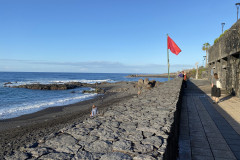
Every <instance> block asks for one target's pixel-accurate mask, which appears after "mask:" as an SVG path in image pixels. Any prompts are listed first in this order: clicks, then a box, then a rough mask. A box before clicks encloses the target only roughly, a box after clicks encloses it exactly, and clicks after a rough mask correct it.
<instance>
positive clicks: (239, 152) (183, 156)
mask: <svg viewBox="0 0 240 160" xmlns="http://www.w3.org/2000/svg"><path fill="white" fill-rule="evenodd" d="M200 88H201V89H200ZM209 93H210V85H209V82H208V81H204V80H192V81H189V82H188V88H186V89H185V90H184V94H183V102H182V103H183V105H182V109H181V119H180V133H179V134H180V135H179V160H190V159H193V160H214V159H215V160H225V159H226V160H236V159H237V160H240V134H239V133H238V131H240V130H238V129H239V128H240V122H239V121H238V120H239V117H240V114H239V111H240V101H238V99H235V100H234V99H233V100H232V98H229V97H225V99H224V98H223V99H222V100H224V101H222V102H221V103H219V105H217V104H213V103H212V101H211V99H210V98H209ZM230 99H231V100H230ZM232 101H234V105H232V106H230V105H229V104H230V103H231V102H232ZM237 106H238V107H237ZM224 108H225V109H224Z"/></svg>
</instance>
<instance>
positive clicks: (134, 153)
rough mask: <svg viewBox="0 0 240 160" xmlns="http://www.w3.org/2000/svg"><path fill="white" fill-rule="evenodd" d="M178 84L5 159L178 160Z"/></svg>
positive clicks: (113, 108) (179, 81) (178, 80)
mask: <svg viewBox="0 0 240 160" xmlns="http://www.w3.org/2000/svg"><path fill="white" fill-rule="evenodd" d="M181 88H182V79H181V78H176V79H174V80H171V81H168V82H165V83H163V84H162V85H159V86H156V87H154V88H152V89H146V90H143V91H142V92H141V94H140V95H138V96H134V97H132V98H131V99H129V100H124V101H122V102H119V103H118V104H115V105H113V106H111V107H109V108H108V110H107V111H105V112H104V113H102V114H99V115H98V116H97V117H94V118H87V119H85V120H84V121H79V122H76V123H74V124H71V125H69V126H68V127H65V128H62V129H61V130H59V131H58V132H56V133H53V134H51V135H49V136H45V137H43V138H42V139H39V140H36V142H35V143H33V144H28V145H26V146H24V147H21V148H20V149H19V150H16V151H14V152H13V153H12V154H11V155H7V156H5V159H7V160H8V159H15V158H18V159H27V158H32V159H101V160H112V159H126V160H127V159H129V160H130V159H134V160H145V159H149V160H151V159H159V160H162V159H176V154H177V144H178V143H177V141H178V126H179V124H178V122H179V113H180V111H179V107H180V105H181Z"/></svg>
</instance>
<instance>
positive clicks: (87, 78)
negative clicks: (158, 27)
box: [0, 72, 167, 120]
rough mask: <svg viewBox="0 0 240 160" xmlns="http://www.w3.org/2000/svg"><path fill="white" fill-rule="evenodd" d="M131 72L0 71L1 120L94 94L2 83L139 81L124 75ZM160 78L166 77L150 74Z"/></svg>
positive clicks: (75, 101) (160, 79)
mask: <svg viewBox="0 0 240 160" xmlns="http://www.w3.org/2000/svg"><path fill="white" fill-rule="evenodd" d="M127 75H130V74H122V73H50V72H0V120H3V119H9V118H14V117H18V116H21V115H24V114H30V113H34V112H37V111H40V110H43V109H45V108H48V107H55V106H63V105H68V104H73V103H77V102H80V101H84V100H88V99H92V98H94V97H96V96H97V95H96V94H83V93H82V91H83V90H91V88H76V89H70V90H30V89H23V88H9V87H4V84H5V83H8V82H11V83H12V84H9V85H21V84H34V83H40V84H51V83H64V82H82V83H96V82H118V81H138V80H139V79H140V78H127V77H126V76H127ZM153 79H154V80H156V81H160V82H164V81H167V78H149V80H153Z"/></svg>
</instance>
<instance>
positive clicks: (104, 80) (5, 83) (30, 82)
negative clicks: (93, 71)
mask: <svg viewBox="0 0 240 160" xmlns="http://www.w3.org/2000/svg"><path fill="white" fill-rule="evenodd" d="M67 82H80V83H88V84H94V83H102V82H115V81H113V80H111V79H103V80H87V79H79V80H39V81H31V80H30V81H17V82H10V83H9V82H4V83H0V84H1V85H2V86H19V85H26V84H54V83H58V84H63V83H67ZM7 83H9V84H7Z"/></svg>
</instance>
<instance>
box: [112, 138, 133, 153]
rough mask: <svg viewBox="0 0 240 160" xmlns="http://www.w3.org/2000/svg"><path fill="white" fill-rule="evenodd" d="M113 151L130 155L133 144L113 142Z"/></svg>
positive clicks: (123, 141)
mask: <svg viewBox="0 0 240 160" xmlns="http://www.w3.org/2000/svg"><path fill="white" fill-rule="evenodd" d="M113 151H117V152H123V153H130V152H132V143H131V141H127V140H119V141H116V142H113Z"/></svg>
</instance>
